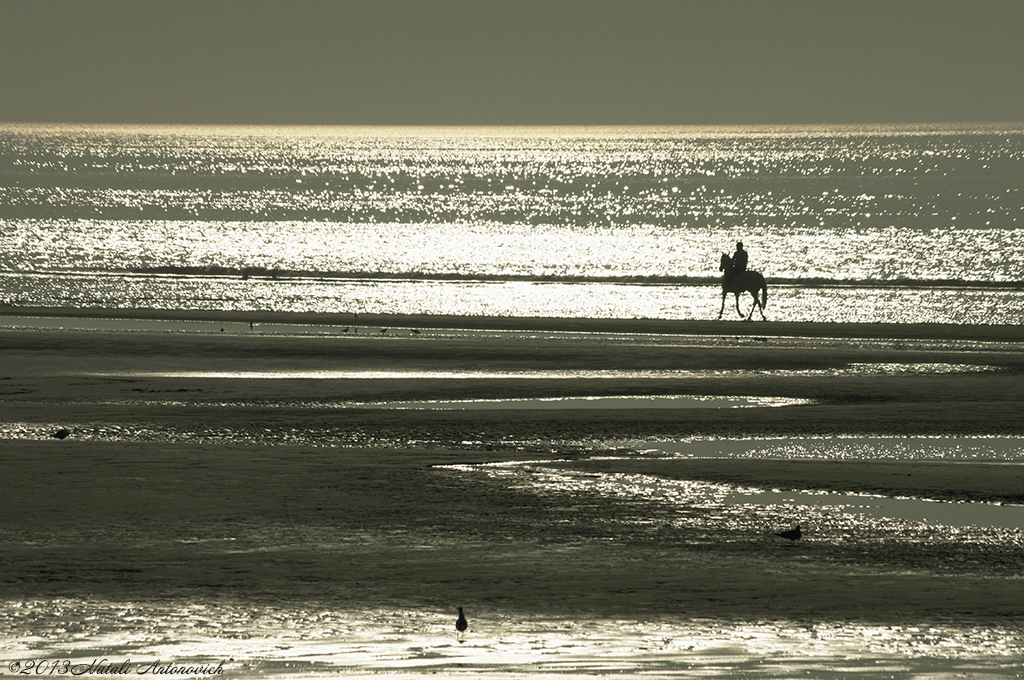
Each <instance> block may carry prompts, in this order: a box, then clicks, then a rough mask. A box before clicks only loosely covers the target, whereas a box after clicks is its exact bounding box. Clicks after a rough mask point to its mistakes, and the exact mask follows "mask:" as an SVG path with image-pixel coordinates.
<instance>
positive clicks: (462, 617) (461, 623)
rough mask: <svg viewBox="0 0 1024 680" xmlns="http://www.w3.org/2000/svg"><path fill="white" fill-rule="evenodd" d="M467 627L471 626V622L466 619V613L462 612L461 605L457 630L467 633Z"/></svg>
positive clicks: (456, 624) (456, 621)
mask: <svg viewBox="0 0 1024 680" xmlns="http://www.w3.org/2000/svg"><path fill="white" fill-rule="evenodd" d="M467 628H469V622H468V621H466V615H465V614H463V613H462V607H459V618H458V619H456V620H455V630H457V631H459V632H460V633H465V632H466V629H467Z"/></svg>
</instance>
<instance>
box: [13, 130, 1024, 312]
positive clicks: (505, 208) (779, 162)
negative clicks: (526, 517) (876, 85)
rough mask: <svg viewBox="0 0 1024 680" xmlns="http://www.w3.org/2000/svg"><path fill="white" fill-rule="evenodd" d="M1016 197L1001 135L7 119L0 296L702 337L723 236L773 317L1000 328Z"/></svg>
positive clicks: (1018, 299) (1021, 230) (1015, 255)
mask: <svg viewBox="0 0 1024 680" xmlns="http://www.w3.org/2000/svg"><path fill="white" fill-rule="evenodd" d="M1022 180H1024V125H1021V124H1014V125H1001V126H981V125H978V126H899V127H815V128H785V127H772V128H742V127H735V128H687V127H674V128H636V127H629V128H377V127H368V128H346V127H325V128H298V127H274V128H247V127H99V126H95V127H90V126H59V127H58V126H40V125H4V126H0V246H2V247H0V302H2V303H6V304H15V305H42V306H54V307H61V306H74V307H118V308H134V307H148V308H157V309H230V310H291V311H324V312H337V311H347V312H371V313H389V312H392V313H437V314H472V315H484V314H494V315H506V316H516V315H524V316H571V317H617V318H634V317H647V318H674V319H691V318H692V319H704V318H713V317H714V316H715V315H716V314H717V310H718V308H719V307H720V306H721V295H720V279H719V276H720V274H719V260H720V256H721V254H722V253H723V252H729V253H731V252H732V251H733V249H734V248H735V242H736V241H738V240H742V241H743V242H744V243H745V245H746V248H747V250H748V251H749V253H750V268H751V269H755V270H758V271H761V272H762V273H763V274H764V275H765V277H766V278H767V281H768V288H769V302H768V311H769V318H772V319H775V320H800V321H808V320H824V321H907V322H915V321H921V322H931V321H934V322H953V323H1011V324H1012V323H1020V322H1021V321H1022V316H1024V195H1022V192H1021V191H1020V187H1021V186H1024V181H1022ZM729 304H730V305H731V304H732V300H731V296H730V300H729ZM749 304H750V299H749V297H748V298H747V299H746V300H744V301H743V302H742V309H743V311H744V313H745V312H746V311H747V310H748V309H749ZM729 313H730V314H734V312H732V311H730V312H729Z"/></svg>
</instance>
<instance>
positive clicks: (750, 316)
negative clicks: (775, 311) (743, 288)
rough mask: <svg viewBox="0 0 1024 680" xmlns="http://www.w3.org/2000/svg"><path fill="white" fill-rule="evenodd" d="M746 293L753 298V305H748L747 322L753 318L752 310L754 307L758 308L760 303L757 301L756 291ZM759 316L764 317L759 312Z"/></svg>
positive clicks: (762, 313)
mask: <svg viewBox="0 0 1024 680" xmlns="http://www.w3.org/2000/svg"><path fill="white" fill-rule="evenodd" d="M748 292H749V293H750V294H751V295H753V296H754V304H752V305H750V313H749V314H747V321H750V320H751V319H752V318H753V317H754V308H755V307H760V306H761V301H760V300H758V299H757V291H756V290H751V291H748ZM761 316H764V312H761Z"/></svg>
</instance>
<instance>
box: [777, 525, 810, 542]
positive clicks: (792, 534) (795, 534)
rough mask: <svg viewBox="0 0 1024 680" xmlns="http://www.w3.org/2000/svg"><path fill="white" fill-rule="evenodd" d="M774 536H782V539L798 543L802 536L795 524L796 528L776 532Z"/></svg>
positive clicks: (798, 526)
mask: <svg viewBox="0 0 1024 680" xmlns="http://www.w3.org/2000/svg"><path fill="white" fill-rule="evenodd" d="M775 535H776V536H782V537H783V538H788V539H789V540H791V541H798V540H800V537H801V536H803V534H802V533H801V532H800V525H799V524H797V525H796V527H794V528H792V529H788V530H786V531H778V532H776V533H775Z"/></svg>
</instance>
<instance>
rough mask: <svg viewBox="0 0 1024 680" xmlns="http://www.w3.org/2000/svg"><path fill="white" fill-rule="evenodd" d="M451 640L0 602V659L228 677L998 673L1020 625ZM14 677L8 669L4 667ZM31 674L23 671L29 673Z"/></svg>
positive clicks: (508, 631) (82, 605)
mask: <svg viewBox="0 0 1024 680" xmlns="http://www.w3.org/2000/svg"><path fill="white" fill-rule="evenodd" d="M468 615H469V617H470V620H471V626H470V629H469V631H468V632H467V633H466V636H465V638H464V640H459V639H458V638H457V636H456V633H455V631H454V628H453V626H452V623H453V616H452V615H451V614H449V613H447V612H437V611H415V610H404V609H377V610H369V611H347V610H337V609H335V608H332V607H330V605H329V604H328V603H320V605H319V606H318V604H317V603H311V604H307V605H305V606H303V607H301V608H295V607H292V606H290V605H287V604H281V605H270V606H268V605H255V606H253V605H241V604H232V603H229V602H225V603H220V602H213V603H205V604H190V603H187V602H173V601H172V602H162V603H161V602H114V601H106V600H103V599H90V600H80V599H56V600H50V601H36V600H25V601H9V602H6V603H4V604H3V605H0V626H2V630H3V632H4V635H3V638H2V642H0V659H2V660H3V662H4V665H5V666H8V664H13V663H15V662H18V663H20V664H21V665H22V667H23V668H24V667H25V665H26V664H27V663H31V662H30V661H28V660H30V659H45V658H50V659H54V658H60V659H70V660H71V662H72V664H73V665H75V666H78V667H79V668H84V667H86V666H87V665H88V664H90V663H92V662H93V661H98V660H101V659H107V660H109V661H110V662H117V663H120V662H122V661H124V660H126V659H131V661H132V666H133V670H135V669H137V668H141V667H143V666H145V665H148V664H150V663H152V662H153V661H156V660H158V659H159V660H161V662H162V663H165V664H166V663H168V662H173V663H175V664H177V665H187V664H192V665H195V664H199V663H208V664H213V665H216V664H218V663H221V662H222V663H223V666H224V669H225V673H224V674H225V675H226V676H228V677H253V676H257V675H258V676H260V677H313V676H316V677H319V676H321V675H337V674H339V673H340V674H342V675H348V674H350V673H367V672H372V673H386V674H388V675H389V676H392V677H419V676H421V675H424V674H434V673H438V672H442V673H446V674H447V673H457V674H459V675H473V676H474V677H510V676H509V673H513V674H519V673H524V674H525V673H529V674H531V675H535V674H554V675H563V674H566V673H571V674H580V673H584V674H587V675H607V674H613V675H616V676H617V677H630V678H632V677H641V676H642V677H652V676H653V677H659V676H661V674H669V675H672V676H676V675H677V674H679V673H684V674H690V673H696V674H699V675H700V676H702V677H724V678H734V677H735V678H738V677H744V678H774V677H780V676H791V675H793V674H799V675H805V674H811V675H817V676H818V677H821V675H818V674H821V673H824V674H827V675H828V676H829V677H832V676H833V674H836V673H839V674H841V675H842V677H878V675H877V674H878V673H880V672H890V673H892V672H895V673H897V674H901V673H908V672H911V673H912V672H913V671H914V670H920V671H947V672H952V671H957V670H964V669H967V668H970V669H973V670H975V671H977V670H980V669H988V670H990V671H1000V670H1006V669H1009V668H1011V667H1012V666H1013V664H1014V663H1016V661H1018V660H1019V645H1020V643H1021V631H1019V630H1015V629H1013V628H1008V627H999V626H992V627H988V626H986V627H981V626H963V627H954V626H949V625H921V626H904V625H889V626H878V625H868V624H860V623H854V622H845V623H842V622H837V623H801V622H795V621H794V622H790V621H784V620H783V621H772V622H732V623H727V622H720V621H712V620H705V619H688V618H687V617H685V616H681V617H657V618H654V619H645V620H642V621H637V620H615V619H580V620H576V619H573V620H566V619H551V618H546V617H535V618H524V617H522V616H516V615H500V614H493V613H490V612H486V611H470V612H468ZM10 668H11V669H14V666H13V665H11V666H10ZM30 670H31V669H30Z"/></svg>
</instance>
